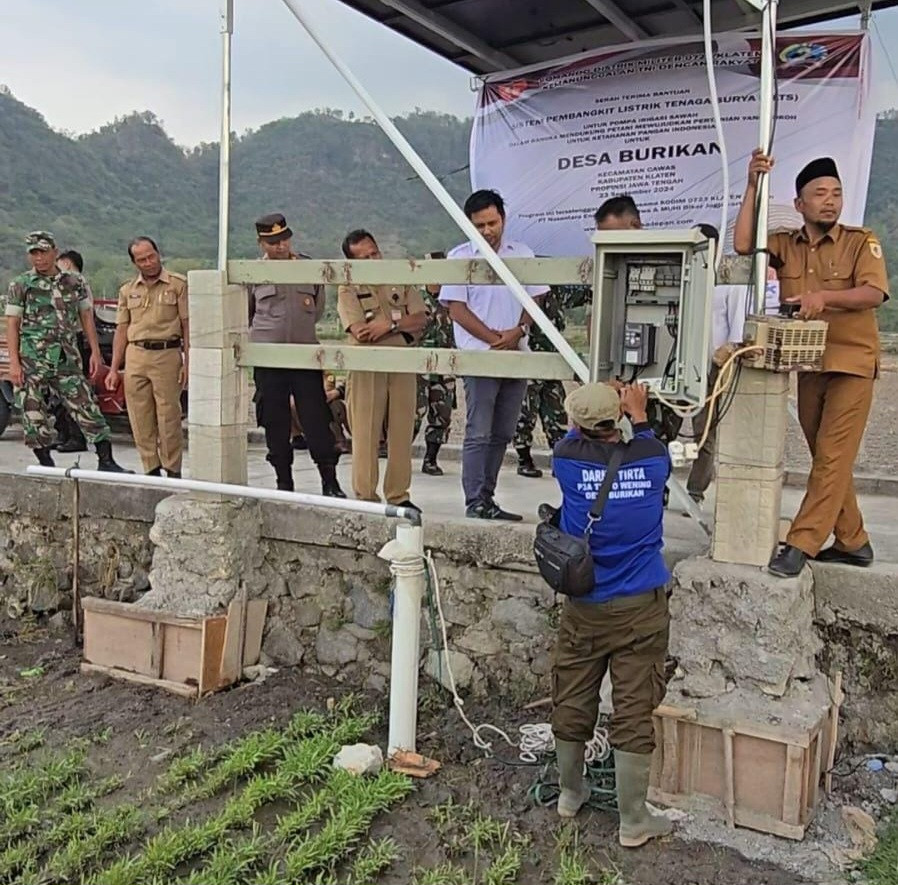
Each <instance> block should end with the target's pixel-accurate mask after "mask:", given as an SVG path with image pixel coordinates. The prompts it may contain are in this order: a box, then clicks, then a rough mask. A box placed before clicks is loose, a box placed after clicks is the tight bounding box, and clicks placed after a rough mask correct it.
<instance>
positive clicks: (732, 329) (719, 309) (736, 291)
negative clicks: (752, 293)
mask: <svg viewBox="0 0 898 885" xmlns="http://www.w3.org/2000/svg"><path fill="white" fill-rule="evenodd" d="M747 297H748V286H715V287H714V295H713V296H712V302H711V353H712V354H713V353H714V351H716V350H717V348H718V347H723V345H724V344H730V343H736V344H738V343H740V342H741V341H742V333H743V327H744V326H745V316H746V298H747ZM779 306H780V284H779V281H778V280H777V279H775V278H774V279H772V280H771V279H768V280H767V288H766V290H765V295H764V313H765V314H775V313H778V312H779ZM749 312H752V311H749Z"/></svg>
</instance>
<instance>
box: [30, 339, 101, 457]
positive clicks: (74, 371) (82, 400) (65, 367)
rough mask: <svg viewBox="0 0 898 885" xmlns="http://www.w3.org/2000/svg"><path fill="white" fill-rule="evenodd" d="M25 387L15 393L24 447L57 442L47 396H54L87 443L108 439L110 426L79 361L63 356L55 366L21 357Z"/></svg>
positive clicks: (45, 445) (37, 446)
mask: <svg viewBox="0 0 898 885" xmlns="http://www.w3.org/2000/svg"><path fill="white" fill-rule="evenodd" d="M22 368H23V369H24V372H25V384H24V386H23V387H20V388H18V389H17V390H16V406H17V407H18V408H19V409H20V410H21V412H22V429H23V430H24V431H25V445H26V446H28V447H29V448H31V449H43V448H48V447H49V446H52V445H53V443H55V442H56V428H55V421H54V420H53V419H52V418H51V414H52V409H51V408H50V406H49V405H48V404H47V394H48V393H51V394H55V395H56V396H57V397H58V399H59V400H60V402H61V403H62V404H63V405H64V406H65V407H66V409H67V410H68V413H69V415H71V417H72V418H73V419H74V420H75V423H76V424H77V425H78V426H79V427H80V428H81V431H82V433H83V434H84V436H85V438H86V439H87V441H88V442H91V443H97V442H103V441H104V440H107V439H109V437H110V432H109V425H108V424H107V423H106V419H105V418H104V417H103V414H102V413H101V412H100V407H99V405H98V404H97V398H96V396H94V392H93V389H92V388H91V386H90V382H89V381H88V380H87V378H85V377H84V371H83V369H82V367H81V364H80V362H75V361H74V360H72V359H66V358H65V357H64V358H63V359H62V360H61V362H59V363H58V364H55V363H51V362H43V361H39V360H32V359H28V358H26V357H22Z"/></svg>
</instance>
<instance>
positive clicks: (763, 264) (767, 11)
mask: <svg viewBox="0 0 898 885" xmlns="http://www.w3.org/2000/svg"><path fill="white" fill-rule="evenodd" d="M778 3H779V0H767V2H766V4H765V5H764V10H763V13H762V15H761V31H762V33H761V89H760V96H759V98H760V100H759V102H758V145H759V146H760V147H761V148H763V150H764V152H765V153H767V152H768V151H770V150H772V145H771V144H770V137H771V135H772V134H773V115H774V113H775V108H774V106H773V90H774V79H775V77H776V11H777V5H778ZM769 203H770V176H769V175H766V174H765V175H761V177H760V180H759V181H758V211H757V217H756V219H755V222H756V227H755V279H754V284H755V292H754V295H755V303H754V305H753V306H754V312H755V313H757V314H763V313H764V305H765V299H766V293H767V252H766V249H767V226H768V225H767V219H768V210H769Z"/></svg>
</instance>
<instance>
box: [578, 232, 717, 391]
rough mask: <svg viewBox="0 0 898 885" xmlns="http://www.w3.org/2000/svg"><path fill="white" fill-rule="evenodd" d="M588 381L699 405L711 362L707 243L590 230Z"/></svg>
mask: <svg viewBox="0 0 898 885" xmlns="http://www.w3.org/2000/svg"><path fill="white" fill-rule="evenodd" d="M592 241H593V244H594V246H595V250H596V254H595V263H594V274H595V280H594V285H593V293H594V297H593V310H592V320H591V323H592V325H591V329H590V333H591V334H590V340H591V349H590V366H589V368H590V376H591V377H592V378H594V379H595V380H597V381H609V380H615V379H616V380H619V381H623V382H625V383H632V382H635V381H640V382H643V383H646V384H648V385H649V388H650V389H652V390H654V391H656V392H657V393H659V394H660V395H661V396H662V397H663V398H664V399H666V400H671V401H675V402H680V403H684V404H695V403H700V402H702V401H703V400H704V398H705V395H706V384H707V375H708V365H709V360H710V334H711V298H712V293H713V286H714V243H713V242H711V241H709V240H707V239H705V237H704V236H703V235H702V234H701V233H700V232H699V231H698V230H692V229H690V230H658V231H653V230H652V231H649V230H627V231H596V232H595V234H594V235H593V238H592Z"/></svg>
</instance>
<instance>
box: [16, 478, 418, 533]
mask: <svg viewBox="0 0 898 885" xmlns="http://www.w3.org/2000/svg"><path fill="white" fill-rule="evenodd" d="M25 472H26V473H28V474H30V475H31V476H48V477H52V478H53V479H78V480H82V481H86V482H102V483H108V484H112V485H126V486H141V487H143V488H149V489H161V490H162V491H164V492H205V493H207V494H210V495H229V496H231V497H234V498H252V499H254V500H257V501H280V502H281V503H283V504H309V505H312V506H314V507H325V508H327V509H329V510H344V511H349V512H352V513H368V514H371V515H372V516H389V517H394V518H397V519H407V520H409V521H410V522H412V523H414V524H415V525H419V524H420V522H421V514H420V513H418V511H417V510H412V509H410V508H408V507H396V506H394V505H393V504H376V503H374V502H373V501H352V500H349V499H347V498H326V497H324V496H323V495H306V494H303V493H301V492H280V491H277V490H276V489H257V488H253V487H252V486H242V485H235V484H232V483H226V482H205V481H203V480H199V479H168V478H167V477H163V476H145V475H142V474H138V473H108V472H106V471H103V470H81V469H80V468H74V469H72V468H69V469H66V468H65V467H38V466H31V467H28V468H26V470H25Z"/></svg>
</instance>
